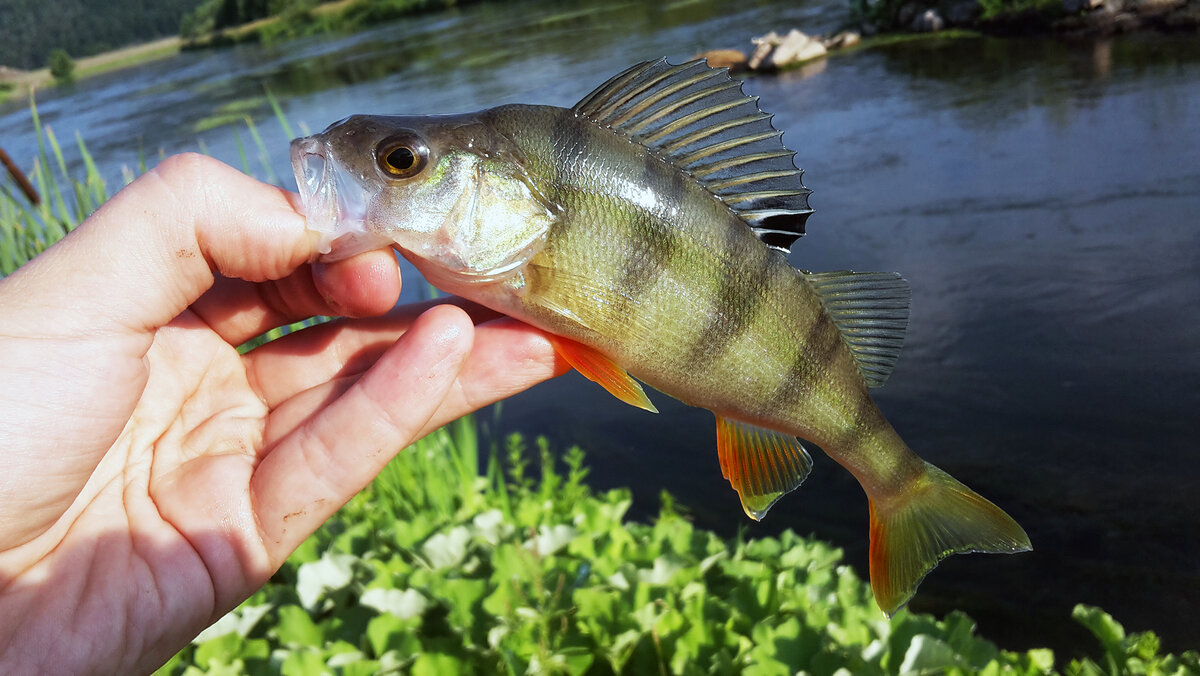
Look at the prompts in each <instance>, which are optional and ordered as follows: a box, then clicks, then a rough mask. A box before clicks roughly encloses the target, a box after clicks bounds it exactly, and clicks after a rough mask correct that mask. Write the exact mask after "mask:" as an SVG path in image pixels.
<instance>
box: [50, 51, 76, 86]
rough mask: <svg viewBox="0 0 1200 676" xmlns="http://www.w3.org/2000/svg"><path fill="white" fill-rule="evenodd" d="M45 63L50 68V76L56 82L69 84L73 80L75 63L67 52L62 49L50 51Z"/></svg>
mask: <svg viewBox="0 0 1200 676" xmlns="http://www.w3.org/2000/svg"><path fill="white" fill-rule="evenodd" d="M47 63H48V65H49V67H50V74H51V75H53V76H54V80H55V81H56V82H59V83H63V82H71V81H73V80H74V79H75V61H74V60H73V59H72V58H71V55H70V54H68V53H67V50H65V49H62V48H59V49H55V50H52V51H51V52H50V58H49V60H48V61H47Z"/></svg>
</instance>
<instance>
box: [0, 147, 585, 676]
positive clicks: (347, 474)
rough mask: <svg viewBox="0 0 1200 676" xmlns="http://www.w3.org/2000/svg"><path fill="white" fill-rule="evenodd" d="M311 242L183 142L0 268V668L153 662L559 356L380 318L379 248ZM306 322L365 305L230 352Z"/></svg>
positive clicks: (437, 325)
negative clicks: (62, 235)
mask: <svg viewBox="0 0 1200 676" xmlns="http://www.w3.org/2000/svg"><path fill="white" fill-rule="evenodd" d="M315 242H316V238H315V236H313V235H312V234H311V233H309V232H307V231H306V230H305V226H304V219H303V217H302V216H300V215H299V214H298V213H297V212H296V210H295V208H294V196H293V195H290V194H289V193H287V192H285V191H282V190H279V189H277V188H273V187H271V186H267V185H264V184H261V183H259V182H257V181H255V180H253V179H251V178H248V177H246V176H244V175H242V174H240V173H238V172H236V171H234V170H233V169H231V168H229V167H227V166H225V165H223V164H220V163H219V162H217V161H215V160H211V159H208V158H205V157H202V156H197V155H184V156H177V157H172V158H169V159H167V160H165V161H164V162H163V163H162V164H160V165H159V166H158V167H157V168H156V169H154V170H153V171H151V172H149V173H148V174H146V175H145V176H143V177H141V178H139V179H138V180H137V181H135V182H134V183H133V184H131V185H130V186H128V187H126V188H125V189H124V190H122V191H121V192H120V193H119V194H117V195H116V196H115V197H114V198H113V199H112V200H110V201H109V202H108V203H107V204H105V205H104V207H102V208H101V209H100V210H98V211H97V212H96V213H95V214H94V215H93V216H92V217H90V218H89V219H88V220H87V221H86V222H84V223H83V224H81V225H80V227H79V228H78V229H76V230H75V231H74V232H73V233H72V234H70V235H69V236H68V237H67V238H66V239H64V240H63V241H62V242H60V243H59V244H57V245H56V246H54V247H52V248H51V249H49V250H48V251H46V252H45V253H43V254H42V255H41V256H39V257H37V258H36V259H34V260H33V261H31V262H30V263H29V264H27V265H26V266H25V267H23V268H21V269H20V270H18V271H17V272H16V273H14V274H13V275H10V276H9V277H8V278H6V279H4V280H0V322H2V324H0V355H2V356H0V383H2V386H0V672H2V673H6V674H15V673H88V672H91V673H130V672H135V671H149V670H151V669H153V668H155V667H157V666H158V665H159V664H161V663H162V662H164V661H165V660H166V659H167V658H169V657H170V656H171V655H172V654H174V652H175V651H177V650H178V649H180V648H181V647H183V646H184V645H185V644H186V643H187V642H188V641H189V640H190V639H191V638H192V637H194V636H195V635H196V634H197V633H198V632H199V631H200V630H201V629H203V628H204V627H205V626H207V625H208V624H210V623H211V622H213V621H214V620H216V619H217V618H219V617H220V616H221V615H222V614H224V613H225V612H227V611H228V610H229V609H231V608H233V607H234V606H236V605H237V604H238V603H239V602H241V601H242V600H243V599H245V598H246V597H248V596H249V595H250V594H251V593H253V592H254V590H256V589H257V588H258V587H260V586H261V585H262V584H263V583H265V582H266V580H267V579H268V578H269V577H270V575H271V574H272V573H273V572H274V571H275V570H276V569H277V568H278V567H279V565H280V564H281V563H282V562H283V561H284V559H285V558H286V557H287V556H288V554H290V553H291V552H292V551H293V550H294V549H295V548H296V546H298V545H299V544H300V542H302V541H303V540H304V538H306V537H307V536H308V535H309V534H311V533H312V532H313V531H314V530H316V528H317V527H319V526H320V525H321V524H322V523H323V522H324V521H325V519H326V518H328V517H329V516H330V515H331V514H332V513H333V512H334V511H336V510H337V509H338V507H340V506H341V505H342V504H344V503H345V502H346V501H347V500H349V499H350V497H352V496H353V495H354V494H355V493H356V492H358V491H359V490H360V489H362V488H363V487H364V486H365V485H366V484H367V483H369V482H370V481H371V479H372V478H373V477H374V476H375V475H376V474H377V473H378V472H379V470H380V469H382V468H383V466H384V465H385V464H386V463H387V462H388V460H390V459H391V458H392V457H393V456H394V455H395V453H396V452H397V451H399V450H400V449H402V448H403V447H405V446H406V445H408V444H409V443H410V442H412V441H414V440H416V439H418V438H420V437H421V436H424V435H425V434H427V433H428V432H430V431H432V430H434V429H436V428H437V427H439V426H441V425H443V424H445V423H446V422H449V421H450V420H453V419H455V418H457V417H459V416H461V415H463V414H465V413H467V412H470V411H472V410H475V409H477V408H479V407H480V406H483V405H486V404H488V403H491V402H493V401H496V400H498V399H501V398H504V397H506V396H509V395H511V394H514V393H516V392H518V391H520V390H523V389H525V388H527V387H529V386H531V385H533V384H534V383H536V382H539V381H541V380H544V379H546V378H549V377H551V376H553V375H556V374H558V373H561V372H563V371H564V370H565V369H566V366H565V365H564V364H561V363H559V362H558V361H557V360H556V358H555V356H554V353H553V350H552V348H551V346H550V344H549V343H548V342H547V340H546V339H545V337H544V336H543V335H542V334H540V333H539V332H537V331H535V330H534V329H531V328H529V327H527V326H525V325H523V324H520V323H518V322H515V321H512V320H508V319H502V320H498V321H493V322H488V323H485V324H482V325H479V326H474V325H473V322H472V319H471V318H470V317H469V316H468V314H467V313H466V312H464V311H463V309H461V308H459V307H455V306H453V305H439V306H435V307H433V308H432V309H428V310H427V311H425V312H424V313H423V314H421V313H420V312H419V310H420V309H423V308H416V309H414V308H408V309H400V310H399V311H395V312H392V313H390V314H388V315H386V316H382V317H377V316H376V315H381V314H383V313H385V312H388V310H389V309H390V308H392V306H393V304H394V303H395V302H396V299H397V298H398V297H399V293H400V278H399V274H398V270H397V268H396V265H395V259H394V257H393V255H392V253H391V252H390V251H376V252H369V253H366V254H362V255H360V256H357V257H354V258H352V259H349V260H346V261H339V262H338V263H332V264H329V265H320V264H313V265H310V264H308V261H309V260H311V259H312V257H313V256H314V254H315V250H314V245H315ZM480 314H482V313H480ZM313 315H343V316H350V317H355V316H358V317H367V316H370V317H374V318H372V319H357V320H356V319H343V320H337V321H335V322H331V323H329V324H324V325H321V326H319V327H314V328H311V329H307V330H304V331H301V332H298V333H294V334H291V335H289V336H286V337H284V338H282V339H279V340H276V341H273V342H271V343H268V344H267V345H264V346H262V347H259V348H257V349H255V350H253V351H251V352H249V353H247V354H245V355H239V354H238V352H237V350H236V347H237V346H238V345H239V344H241V343H243V342H245V341H246V340H248V339H249V338H251V337H253V336H256V335H258V334H260V333H262V332H264V331H266V330H268V329H270V328H273V327H276V326H281V325H285V324H288V323H291V322H294V321H297V320H300V319H303V318H306V317H310V316H313ZM397 338H399V340H397Z"/></svg>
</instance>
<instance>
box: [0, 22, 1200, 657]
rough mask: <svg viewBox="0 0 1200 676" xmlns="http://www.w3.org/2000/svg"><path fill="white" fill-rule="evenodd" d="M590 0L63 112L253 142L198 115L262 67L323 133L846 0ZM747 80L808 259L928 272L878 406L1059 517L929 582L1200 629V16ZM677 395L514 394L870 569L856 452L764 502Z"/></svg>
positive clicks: (479, 100)
mask: <svg viewBox="0 0 1200 676" xmlns="http://www.w3.org/2000/svg"><path fill="white" fill-rule="evenodd" d="M577 6H578V7H582V9H576V10H572V11H564V10H562V9H560V7H561V5H560V4H558V3H550V2H529V3H528V4H524V5H521V6H520V7H521V8H522V9H523V10H524V11H513V5H511V4H505V5H504V6H503V7H501V6H491V5H487V4H484V5H479V6H474V7H471V8H469V9H466V10H463V11H461V12H452V13H448V14H436V15H428V16H423V17H419V18H416V19H413V20H411V21H403V22H398V23H394V24H389V25H383V26H379V27H377V28H375V29H373V30H371V31H369V32H366V33H363V34H359V35H355V36H341V37H337V36H335V37H325V38H314V39H308V40H303V41H298V42H294V43H291V44H286V45H280V46H277V47H270V48H266V47H259V46H242V47H237V48H232V49H227V50H221V51H215V52H202V53H189V54H183V55H181V56H179V57H178V58H177V59H174V60H170V61H166V62H162V63H156V64H150V65H147V66H144V67H142V68H139V69H136V70H133V71H124V72H121V73H118V74H113V75H110V76H107V77H103V78H97V79H93V80H87V81H85V82H83V83H81V84H80V86H79V88H78V90H77V91H76V92H75V93H72V94H65V95H57V94H54V93H49V92H48V93H45V94H44V96H43V98H42V100H41V106H40V110H41V112H42V115H43V119H45V120H47V121H48V122H50V123H51V124H52V125H54V127H55V128H56V130H57V131H58V133H59V134H60V136H61V135H64V134H67V135H69V134H70V133H72V132H73V131H74V130H75V129H79V131H80V132H81V133H82V134H83V136H84V138H85V139H86V140H87V141H88V143H89V146H90V147H91V148H92V150H93V151H94V153H95V155H96V156H97V161H98V162H99V163H100V165H101V166H102V167H104V168H105V171H107V172H109V175H111V176H117V175H118V174H119V167H120V166H121V164H123V163H124V164H129V165H133V164H135V163H136V159H137V155H138V152H139V148H142V149H146V150H147V151H150V152H156V151H157V150H158V149H160V148H161V149H163V151H165V152H175V151H177V150H182V149H190V148H195V147H196V145H197V141H198V140H200V141H202V142H203V143H204V144H205V145H206V146H207V147H208V148H209V149H210V151H211V152H213V153H214V154H216V155H217V156H219V157H222V158H224V159H227V160H232V161H236V158H237V157H238V154H237V150H236V148H235V146H234V145H233V143H234V142H233V140H232V138H233V137H232V135H231V134H229V132H228V130H222V129H218V130H214V131H209V132H204V133H202V134H196V133H194V132H192V131H191V130H192V129H194V128H196V125H197V123H198V122H199V121H200V120H203V119H204V118H205V117H206V116H209V115H212V114H213V113H214V112H217V111H220V110H229V109H237V108H236V106H234V107H233V108H230V107H229V106H230V104H231V103H232V102H236V101H241V100H245V99H252V98H255V97H261V96H262V87H263V85H264V84H265V85H267V86H269V87H270V88H271V90H272V91H273V92H274V93H275V94H276V95H277V96H279V97H280V99H281V102H282V105H283V107H284V109H285V111H286V113H287V116H288V117H289V119H291V120H292V121H293V122H296V123H304V124H305V126H307V127H308V128H312V129H319V128H322V127H324V126H325V125H327V124H328V123H330V122H332V121H334V120H336V119H339V118H341V117H344V116H345V115H347V114H350V113H353V112H390V113H421V112H454V111H463V110H471V109H477V108H480V107H484V106H488V105H495V104H497V103H501V102H508V101H528V102H541V103H554V104H558V105H570V104H571V103H573V102H574V101H575V100H576V99H578V98H579V97H581V96H582V95H583V94H585V93H586V92H587V91H588V90H589V89H590V88H591V87H592V86H594V85H595V84H598V83H599V82H601V81H603V80H604V79H605V78H607V77H608V76H609V75H611V74H612V73H614V72H616V71H618V70H620V69H621V68H623V67H625V66H626V65H628V64H629V63H631V62H633V61H636V60H640V59H643V58H650V57H654V56H658V55H661V54H667V55H669V56H671V57H672V59H673V60H675V61H679V60H681V59H683V58H687V57H688V56H690V55H691V54H693V53H695V52H697V51H700V50H701V49H707V48H714V47H727V46H741V45H745V44H746V42H747V39H748V37H749V36H751V35H754V34H760V33H764V32H766V31H767V30H769V29H772V28H774V29H779V28H786V27H789V26H791V25H801V26H804V27H806V28H810V29H817V30H822V29H824V30H828V29H831V28H833V27H834V26H835V25H836V23H837V21H838V20H839V19H840V18H841V14H840V12H841V7H842V4H841V3H839V2H825V3H824V4H821V3H820V2H813V3H810V4H805V3H794V2H785V1H784V0H777V1H775V2H766V1H764V2H749V3H738V4H737V5H736V7H730V6H729V4H728V3H719V2H715V1H710V0H693V1H688V2H677V3H669V4H666V5H662V6H660V5H657V4H652V3H620V2H617V1H615V0H614V1H610V2H595V3H580V4H579V5H577ZM747 89H748V90H749V91H750V92H751V93H754V94H756V95H759V96H761V97H762V106H763V107H764V109H766V110H768V111H769V112H772V113H775V114H776V123H777V125H778V126H779V127H780V128H781V129H784V130H785V131H786V134H785V136H784V139H785V142H786V143H787V144H788V145H789V146H790V147H792V148H793V149H795V150H797V151H798V162H799V163H800V164H801V166H803V167H804V168H805V169H806V170H807V173H806V182H807V183H808V184H809V185H810V186H811V187H812V188H813V189H814V190H815V193H814V195H813V198H812V203H813V205H814V206H815V208H816V209H817V213H816V214H815V215H814V216H813V218H812V219H811V220H810V221H809V232H810V234H809V235H808V236H807V237H805V238H804V239H803V240H801V241H800V242H798V243H797V245H796V247H795V252H794V253H793V256H792V258H793V261H794V262H795V263H796V264H797V265H798V266H800V267H804V268H807V269H818V270H828V269H841V268H855V269H860V270H867V269H879V270H899V271H901V272H902V273H904V275H905V276H906V277H907V278H908V279H909V280H910V282H911V283H912V287H913V304H912V321H911V328H910V331H909V337H908V342H907V344H906V347H905V350H904V354H903V355H902V357H901V360H900V364H899V366H898V368H897V370H896V372H895V374H894V375H893V377H892V379H891V381H890V382H889V384H888V387H887V388H885V389H883V390H880V391H879V392H878V394H877V400H878V401H879V403H880V405H881V407H882V408H883V409H884V411H885V412H886V413H887V414H888V416H889V418H890V419H891V420H892V422H893V423H894V424H895V426H896V427H897V429H898V430H899V431H900V432H901V434H902V435H903V436H904V437H905V438H906V440H907V441H908V442H909V444H910V445H911V446H912V447H913V448H914V449H916V450H917V451H918V452H919V453H921V454H922V455H923V456H924V457H926V458H927V459H929V460H931V461H932V462H935V463H936V464H939V465H941V466H942V467H944V468H945V469H947V470H949V471H950V472H951V473H953V474H954V475H956V476H957V477H958V478H960V479H962V480H963V481H965V482H966V483H968V484H970V485H971V486H973V487H974V488H976V489H978V490H979V491H980V492H981V493H982V494H984V495H985V496H987V497H989V498H991V499H993V500H994V501H996V502H997V503H999V504H1000V505H1001V506H1003V507H1004V508H1006V509H1007V510H1008V511H1009V512H1010V513H1011V514H1013V515H1014V516H1015V517H1016V518H1017V519H1018V520H1019V521H1020V522H1021V523H1022V524H1023V525H1024V526H1025V527H1026V529H1027V530H1028V531H1029V534H1030V536H1031V537H1032V539H1033V542H1034V547H1035V551H1034V552H1033V553H1032V554H1027V555H1022V556H1015V557H1002V556H992V557H955V558H953V559H951V560H948V561H946V562H945V563H943V564H942V566H941V568H940V569H939V570H938V572H937V573H935V574H934V575H932V576H931V577H930V578H929V579H928V580H926V582H925V584H924V586H923V587H922V589H921V592H920V594H919V595H918V597H917V600H916V601H915V602H914V606H915V607H916V608H917V609H926V610H933V611H938V612H941V611H944V610H946V609H949V608H952V607H959V608H963V609H965V610H967V611H968V612H969V613H970V614H971V615H972V616H974V617H976V618H977V619H978V620H979V621H980V624H981V625H982V628H983V630H984V631H985V632H986V633H987V634H988V635H989V636H992V637H996V638H998V639H1000V640H1002V642H1004V643H1006V644H1007V645H1010V646H1013V647H1020V646H1031V645H1045V644H1047V643H1049V644H1051V645H1054V646H1058V647H1064V646H1072V645H1080V644H1082V645H1091V644H1090V642H1089V641H1087V640H1086V639H1085V637H1084V635H1083V632H1082V630H1079V629H1077V628H1075V626H1074V625H1073V623H1071V622H1070V620H1069V619H1068V618H1069V613H1070V608H1071V606H1072V605H1073V604H1074V603H1076V602H1086V603H1093V604H1098V605H1101V606H1103V607H1104V608H1106V609H1108V610H1109V611H1111V612H1113V613H1114V614H1115V615H1116V616H1117V617H1118V619H1120V620H1122V621H1123V622H1125V624H1126V626H1127V627H1129V628H1130V629H1146V628H1153V629H1155V630H1156V631H1158V632H1159V633H1160V635H1162V636H1164V638H1165V639H1166V642H1167V645H1168V647H1171V648H1173V649H1183V648H1186V647H1195V646H1196V638H1197V636H1200V621H1198V620H1197V619H1196V617H1195V612H1194V608H1195V607H1196V605H1197V604H1198V603H1200V564H1197V563H1196V562H1197V561H1200V544H1198V543H1197V539H1196V533H1197V532H1200V505H1198V504H1197V503H1196V501H1195V500H1192V499H1191V498H1190V497H1187V496H1188V495H1189V493H1190V490H1189V489H1190V488H1192V486H1194V484H1195V481H1196V479H1197V477H1200V453H1197V451H1196V439H1197V438H1198V437H1200V421H1198V420H1197V416H1196V415H1195V411H1196V410H1198V409H1200V394H1198V393H1197V391H1196V390H1195V388H1193V387H1192V386H1191V384H1192V383H1193V382H1194V381H1195V380H1196V379H1197V378H1198V377H1200V317H1198V315H1197V313H1196V311H1195V309H1196V308H1197V307H1198V306H1200V224H1198V223H1197V220H1196V219H1197V217H1196V214H1198V213H1200V161H1198V160H1197V159H1196V158H1198V157H1200V41H1196V40H1195V39H1194V38H1188V37H1186V36H1180V37H1170V36H1167V37H1164V36H1135V37H1122V38H1115V39H1112V40H1108V41H1101V42H1095V43H1083V42H1057V41H1053V40H1040V39H1039V40H1026V39H1013V40H994V39H984V38H979V39H961V40H930V41H925V42H918V43H908V44H898V45H894V46H891V47H887V48H881V49H876V50H867V51H861V52H857V53H853V54H847V55H839V56H837V57H835V58H830V59H829V60H827V61H823V62H820V63H819V64H813V65H812V66H811V67H809V68H807V69H804V70H801V71H798V72H794V73H788V74H785V75H783V76H780V77H777V78H755V79H753V80H752V81H750V82H749V83H748V85H747ZM249 105H252V104H249ZM223 106H224V107H225V108H223ZM252 114H253V115H254V116H255V118H256V119H257V120H258V122H259V124H260V127H261V128H262V132H263V134H264V137H265V139H266V142H267V145H268V147H269V151H270V153H271V156H270V161H271V162H272V164H273V165H274V166H275V167H276V169H277V171H278V172H279V173H280V174H286V172H287V169H286V153H287V144H286V141H287V139H286V138H284V137H283V135H282V132H280V131H279V130H278V129H276V126H275V125H274V124H273V123H272V122H270V111H269V109H267V107H266V106H265V104H264V105H262V106H261V107H260V108H259V109H253V108H252ZM0 125H2V126H0V128H3V129H5V130H6V136H5V137H4V145H5V147H6V149H7V150H8V151H9V152H10V154H13V155H14V156H16V157H18V158H21V157H29V156H30V155H31V153H32V152H33V148H35V147H36V145H35V141H34V140H33V138H32V136H31V135H29V134H28V133H27V132H26V131H25V130H27V129H28V112H27V111H26V110H24V108H23V107H21V106H19V105H9V106H8V107H6V108H3V109H0ZM14 129H16V130H20V133H19V134H17V135H16V136H12V135H8V134H10V133H11V132H10V131H9V130H14ZM413 279H415V278H413V277H410V278H409V279H408V282H409V284H408V287H409V289H416V288H419V286H420V285H419V284H414V283H411V282H412V280H413ZM407 293H409V294H410V295H411V294H413V293H415V292H414V291H409V292H407ZM654 398H655V401H656V403H657V404H659V406H660V408H661V409H662V411H663V412H662V414H661V415H658V416H651V415H648V414H644V413H642V412H640V411H635V410H633V409H630V408H628V407H625V406H623V405H622V404H620V403H618V402H616V401H615V400H612V399H611V397H609V396H608V395H607V394H605V393H604V392H602V391H601V390H600V389H599V388H596V387H594V386H592V385H591V384H590V383H586V382H585V381H583V379H582V378H579V377H576V376H568V377H565V378H563V379H560V380H559V381H557V382H554V383H550V384H548V385H545V386H543V387H540V388H537V389H535V390H534V391H532V392H529V393H526V394H525V395H522V396H520V397H517V398H516V399H514V400H512V401H511V402H509V403H508V404H506V406H505V408H504V413H503V416H502V421H501V422H502V424H503V426H504V429H505V430H507V429H516V430H523V431H527V432H530V431H532V432H541V433H545V434H547V435H549V436H550V437H551V438H552V439H553V440H554V441H555V443H556V444H557V445H558V446H559V447H565V446H566V445H568V444H569V443H579V444H580V445H581V446H583V447H584V448H585V449H588V450H589V451H590V452H591V465H592V467H593V477H594V478H595V480H596V482H597V483H598V484H599V485H601V486H612V485H629V484H632V486H633V488H634V491H635V496H636V500H637V503H636V504H637V508H638V509H639V510H640V513H641V514H643V515H645V514H651V513H653V511H654V509H655V505H656V503H657V494H658V491H659V490H660V489H662V488H666V489H667V490H670V491H671V492H672V493H675V494H676V495H678V496H680V497H681V499H682V501H683V502H684V503H685V504H690V505H692V506H693V509H694V512H693V513H694V515H695V518H696V520H697V521H698V522H699V523H701V524H703V525H707V526H712V527H716V528H718V529H719V530H721V531H722V532H725V533H727V534H731V533H734V532H735V531H736V530H737V529H745V530H746V531H747V532H749V533H750V534H760V533H771V532H776V531H778V530H780V529H782V528H785V527H792V528H795V529H797V530H799V531H800V532H802V533H816V534H818V535H820V536H821V537H824V538H827V539H831V540H833V541H834V542H836V543H837V544H839V545H840V546H843V547H845V548H846V551H847V557H848V559H849V561H850V562H851V563H853V564H854V565H855V566H857V567H858V568H859V569H860V570H862V569H863V567H864V565H865V560H866V542H867V540H866V504H865V500H864V499H863V497H862V494H861V490H860V489H859V488H858V486H857V485H856V484H855V482H854V481H853V479H852V478H851V477H850V476H849V475H848V474H847V473H845V472H844V471H842V470H841V469H840V468H838V467H837V466H835V465H834V464H833V463H832V462H830V461H828V460H827V459H825V458H824V457H823V456H820V454H817V455H818V456H819V457H817V458H816V460H817V465H816V467H815V469H814V472H813V475H812V477H811V478H810V480H809V481H808V483H807V484H806V485H805V486H804V487H803V488H801V489H800V490H799V491H797V492H796V494H794V495H792V496H789V497H788V498H786V499H785V500H784V501H783V502H781V503H780V504H779V505H778V506H777V507H776V508H775V509H774V510H773V511H772V513H771V517H770V518H769V519H768V520H767V522H766V523H764V524H751V523H749V522H747V521H746V520H745V518H744V517H743V515H742V513H741V510H740V508H739V507H738V503H737V498H736V495H735V494H734V493H733V491H731V490H730V489H729V488H728V486H727V485H726V484H725V482H724V481H723V480H722V479H721V477H720V472H719V470H718V467H717V463H716V458H715V449H714V440H713V432H712V416H711V415H710V414H708V413H706V412H704V411H698V410H694V409H687V408H685V407H683V406H681V405H678V404H674V403H673V402H671V401H669V400H667V399H666V398H665V397H663V396H661V395H658V396H655V397H654ZM684 458H687V459H688V460H687V461H686V462H681V460H682V459H684ZM681 467H686V468H688V469H686V470H685V471H683V472H681V471H680V468H681Z"/></svg>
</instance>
